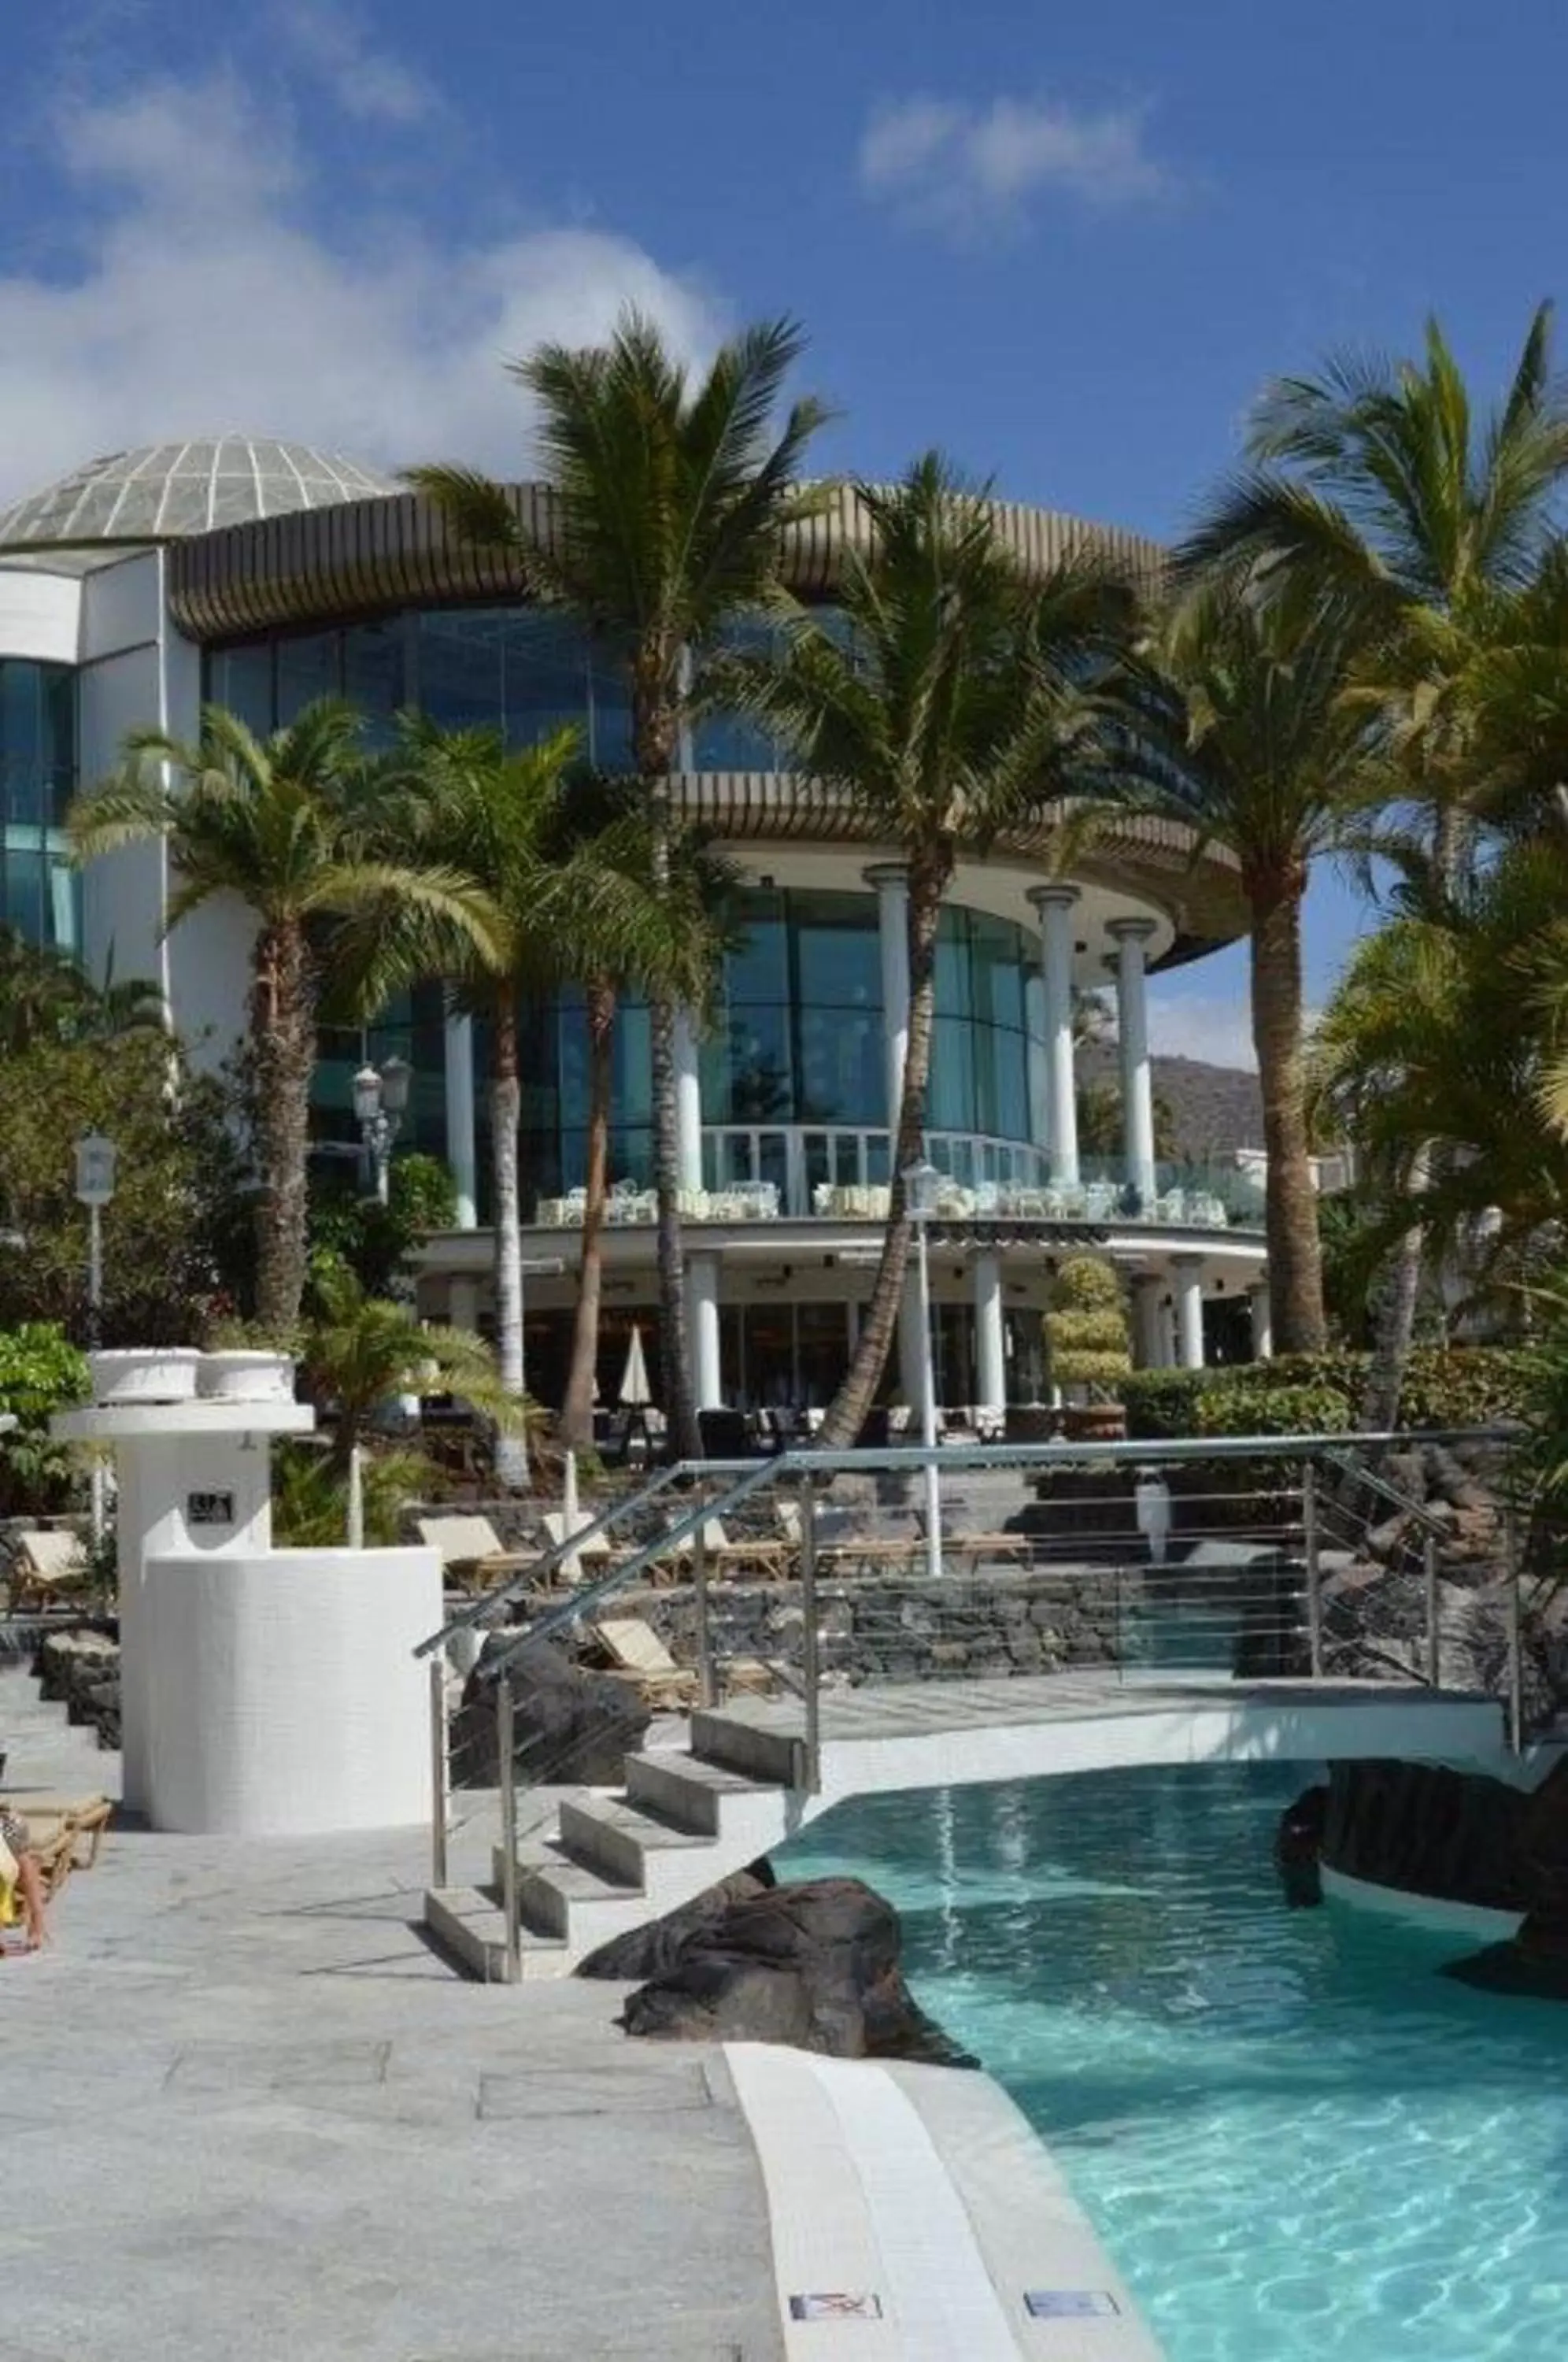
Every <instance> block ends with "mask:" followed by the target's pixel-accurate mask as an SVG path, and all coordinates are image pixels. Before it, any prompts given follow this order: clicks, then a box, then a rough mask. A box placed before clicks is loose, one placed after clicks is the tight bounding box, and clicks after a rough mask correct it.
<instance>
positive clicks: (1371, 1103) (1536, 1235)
mask: <svg viewBox="0 0 1568 2362" xmlns="http://www.w3.org/2000/svg"><path fill="white" fill-rule="evenodd" d="M1392 899H1393V905H1394V908H1393V915H1392V916H1391V917H1390V919H1389V921H1388V922H1387V923H1386V925H1385V926H1383V927H1382V928H1381V929H1379V931H1378V932H1377V933H1376V934H1375V935H1372V936H1370V937H1368V938H1367V940H1366V941H1365V942H1364V943H1363V944H1361V945H1360V946H1359V947H1358V948H1357V951H1356V953H1355V955H1354V956H1353V959H1352V961H1351V963H1350V965H1349V966H1348V968H1347V969H1346V971H1345V974H1344V976H1343V977H1342V978H1341V980H1340V983H1339V985H1338V986H1337V987H1336V988H1335V991H1334V993H1333V996H1332V998H1331V1000H1330V1002H1329V1005H1328V1008H1327V1009H1326V1010H1325V1011H1324V1013H1323V1016H1322V1018H1321V1020H1320V1024H1319V1028H1318V1032H1317V1035H1316V1038H1315V1042H1314V1049H1313V1065H1314V1070H1315V1087H1316V1091H1317V1095H1318V1097H1319V1099H1320V1103H1321V1105H1322V1106H1323V1108H1324V1109H1326V1111H1327V1112H1328V1113H1329V1114H1330V1115H1331V1118H1332V1119H1333V1120H1334V1121H1335V1123H1336V1125H1337V1126H1338V1127H1339V1128H1340V1129H1341V1130H1342V1131H1343V1132H1344V1133H1345V1134H1346V1135H1347V1136H1348V1137H1349V1138H1350V1139H1351V1140H1352V1141H1353V1143H1354V1145H1355V1148H1356V1152H1357V1156H1358V1159H1359V1161H1361V1162H1362V1163H1363V1164H1364V1166H1365V1168H1366V1169H1367V1171H1368V1172H1369V1173H1370V1174H1371V1175H1373V1177H1374V1179H1375V1180H1376V1181H1379V1182H1381V1183H1382V1185H1383V1195H1384V1198H1385V1201H1386V1204H1387V1207H1388V1212H1387V1214H1386V1221H1385V1231H1386V1235H1394V1234H1397V1231H1399V1229H1400V1228H1401V1227H1402V1224H1403V1221H1404V1220H1405V1219H1406V1217H1405V1215H1404V1212H1403V1209H1402V1208H1401V1206H1400V1203H1399V1199H1398V1197H1397V1183H1398V1177H1399V1175H1400V1172H1401V1169H1402V1161H1403V1152H1404V1148H1405V1144H1406V1142H1408V1141H1409V1140H1411V1139H1419V1140H1425V1141H1430V1142H1432V1143H1433V1144H1434V1147H1435V1149H1436V1150H1437V1151H1438V1152H1439V1153H1438V1154H1437V1155H1436V1156H1435V1157H1434V1160H1433V1166H1432V1174H1431V1179H1430V1189H1429V1194H1428V1198H1427V1201H1426V1205H1425V1209H1424V1214H1425V1220H1426V1223H1427V1227H1428V1229H1429V1231H1430V1234H1431V1236H1432V1238H1433V1239H1434V1241H1435V1242H1437V1243H1438V1244H1439V1245H1440V1246H1442V1247H1446V1248H1449V1249H1452V1250H1457V1251H1459V1252H1460V1253H1462V1254H1463V1257H1464V1259H1465V1261H1466V1263H1467V1264H1470V1265H1471V1266H1473V1276H1474V1279H1475V1281H1476V1283H1477V1285H1478V1286H1484V1285H1485V1284H1486V1283H1487V1282H1488V1281H1489V1280H1491V1279H1492V1278H1494V1277H1495V1275H1496V1274H1498V1273H1511V1274H1513V1275H1518V1273H1519V1272H1521V1271H1526V1272H1528V1271H1529V1269H1531V1268H1532V1267H1533V1266H1535V1265H1537V1264H1539V1262H1540V1257H1541V1255H1542V1253H1543V1252H1547V1251H1550V1252H1551V1253H1557V1252H1560V1247H1559V1244H1558V1242H1560V1241H1561V1237H1562V1225H1563V1223H1564V1221H1565V1220H1568V929H1565V926H1564V922H1563V918H1562V913H1563V911H1564V910H1565V909H1568V832H1564V830H1563V829H1562V828H1561V827H1559V828H1558V829H1556V830H1554V831H1552V832H1550V833H1546V834H1543V835H1541V836H1540V837H1535V838H1530V839H1527V840H1524V841H1521V842H1519V843H1518V844H1513V845H1510V846H1508V847H1507V848H1506V849H1505V850H1504V851H1503V853H1502V855H1500V857H1499V858H1498V859H1497V860H1496V862H1494V863H1492V864H1489V865H1488V866H1485V867H1484V868H1483V869H1481V870H1480V871H1478V872H1477V874H1476V875H1475V876H1474V877H1470V878H1466V879H1463V880H1462V881H1461V882H1460V883H1459V884H1458V885H1457V886H1456V887H1455V888H1454V889H1452V891H1448V890H1445V889H1443V888H1442V887H1441V885H1440V884H1437V883H1436V882H1434V881H1433V879H1432V878H1431V877H1430V871H1427V870H1425V869H1421V870H1418V871H1416V872H1415V873H1413V874H1412V875H1411V876H1410V877H1408V878H1407V879H1406V880H1405V881H1404V882H1403V883H1402V884H1401V885H1400V886H1399V887H1398V888H1397V889H1396V891H1395V893H1394V896H1393V898H1392Z"/></svg>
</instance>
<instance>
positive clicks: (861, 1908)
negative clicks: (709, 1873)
mask: <svg viewBox="0 0 1568 2362" xmlns="http://www.w3.org/2000/svg"><path fill="white" fill-rule="evenodd" d="M899 1951H900V1928H899V1916H898V1913H897V1912H896V1911H895V1910H894V1909H893V1907H892V1905H891V1904H889V1903H887V1902H884V1900H883V1899H882V1897H881V1896H880V1895H879V1894H877V1893H873V1891H872V1889H871V1888H870V1887H868V1886H867V1885H864V1884H863V1883H862V1882H861V1881H860V1880H859V1879H855V1878H821V1879H811V1880H807V1881H805V1882H802V1883H801V1884H797V1885H792V1886H775V1887H773V1888H772V1889H771V1890H770V1891H768V1892H766V1893H758V1894H752V1895H748V1896H745V1897H744V1898H743V1899H741V1900H740V1901H738V1902H733V1903H730V1904H726V1906H725V1908H724V1909H723V1912H722V1913H721V1914H720V1915H718V1916H717V1917H711V1918H709V1919H707V1920H705V1921H704V1922H703V1923H702V1924H701V1925H700V1926H697V1927H695V1928H694V1929H693V1930H691V1932H690V1934H689V1935H687V1936H686V1937H684V1939H683V1940H682V1942H681V1943H680V1945H679V1949H678V1950H677V1951H676V1953H675V1956H674V1958H673V1959H671V1961H670V1963H669V1965H668V1968H666V1969H664V1970H662V1971H661V1972H660V1973H659V1974H658V1975H657V1976H655V1977H653V1978H652V1979H650V1981H648V1982H647V1983H646V1984H644V1985H641V1986H639V1988H638V1989H637V1991H636V1992H634V1993H632V1994H631V1995H630V1996H629V1997H628V1999H627V2002H626V2005H625V2010H624V2014H623V2016H622V2019H621V2024H622V2025H624V2027H625V2030H626V2032H627V2033H628V2034H634V2035H640V2036H647V2037H650V2038H652V2039H654V2040H657V2041H666V2042H783V2043H790V2044H792V2045H794V2046H795V2047H797V2048H800V2049H803V2050H815V2051H822V2052H825V2053H826V2054H827V2055H828V2056H830V2057H832V2058H915V2059H920V2060H922V2061H924V2062H925V2063H926V2064H928V2065H933V2066H948V2067H972V2066H974V2065H975V2064H976V2063H977V2062H976V2061H975V2060H974V2059H973V2058H970V2057H968V2055H967V2054H966V2052H964V2051H961V2050H960V2049H959V2048H958V2047H957V2046H956V2045H955V2044H954V2043H953V2042H951V2041H950V2040H949V2039H948V2037H947V2036H946V2035H944V2033H943V2031H942V2029H941V2027H940V2026H938V2025H936V2024H935V2023H934V2022H933V2020H932V2019H931V2018H929V2017H928V2016H927V2015H926V2014H925V2012H924V2011H923V2010H922V2008H921V2006H920V2004H919V2003H918V2002H916V2000H915V1999H914V1996H913V1995H912V1994H911V1992H910V1990H909V1987H908V1985H907V1984H906V1983H905V1981H904V1978H903V1974H902V1971H901V1970H900V1967H899Z"/></svg>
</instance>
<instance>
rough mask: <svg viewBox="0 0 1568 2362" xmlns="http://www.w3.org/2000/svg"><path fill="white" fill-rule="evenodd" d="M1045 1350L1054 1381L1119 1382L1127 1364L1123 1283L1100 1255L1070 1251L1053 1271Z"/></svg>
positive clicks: (1076, 1383) (1129, 1358) (1063, 1383)
mask: <svg viewBox="0 0 1568 2362" xmlns="http://www.w3.org/2000/svg"><path fill="white" fill-rule="evenodd" d="M1045 1352H1046V1356H1047V1360H1048V1363H1049V1366H1050V1372H1051V1383H1052V1385H1056V1386H1113V1385H1121V1381H1122V1379H1123V1378H1125V1377H1126V1375H1127V1374H1128V1372H1129V1371H1130V1370H1131V1368H1132V1356H1131V1355H1130V1353H1129V1352H1128V1350H1127V1308H1126V1306H1125V1304H1124V1303H1123V1301H1122V1296H1121V1281H1120V1280H1119V1279H1118V1278H1117V1276H1116V1274H1115V1272H1114V1271H1112V1269H1111V1267H1110V1264H1108V1263H1102V1262H1101V1261H1100V1260H1099V1256H1098V1255H1069V1256H1068V1258H1067V1260H1066V1263H1064V1264H1063V1265H1062V1268H1061V1270H1060V1271H1059V1272H1058V1273H1057V1275H1056V1282H1055V1287H1054V1288H1053V1289H1052V1306H1051V1309H1050V1311H1049V1312H1047V1313H1046V1315H1045Z"/></svg>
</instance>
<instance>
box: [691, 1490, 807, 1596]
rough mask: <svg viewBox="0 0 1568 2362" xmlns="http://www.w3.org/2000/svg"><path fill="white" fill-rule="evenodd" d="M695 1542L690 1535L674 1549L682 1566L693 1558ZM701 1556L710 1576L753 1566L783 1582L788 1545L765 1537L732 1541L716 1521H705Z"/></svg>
mask: <svg viewBox="0 0 1568 2362" xmlns="http://www.w3.org/2000/svg"><path fill="white" fill-rule="evenodd" d="M791 1506H793V1505H791ZM694 1540H695V1537H694V1536H692V1535H690V1534H689V1535H688V1536H687V1538H686V1540H684V1541H683V1542H681V1543H679V1545H678V1547H677V1550H676V1553H675V1554H676V1557H677V1558H678V1559H679V1561H680V1562H681V1563H682V1564H685V1562H687V1561H688V1560H690V1559H691V1558H693V1557H695V1555H696V1553H695V1551H694V1549H693V1542H694ZM702 1556H703V1560H704V1562H705V1563H706V1566H707V1571H708V1573H710V1574H733V1573H735V1572H736V1570H737V1569H738V1568H741V1567H755V1568H756V1569H757V1570H758V1571H759V1572H760V1573H763V1574H771V1575H775V1576H777V1577H778V1578H779V1579H780V1580H782V1578H783V1576H784V1575H785V1573H787V1572H788V1568H789V1559H790V1551H789V1545H788V1543H787V1542H784V1541H782V1540H777V1539H773V1538H769V1537H767V1536H763V1537H761V1538H760V1539H758V1540H754V1541H738V1542H737V1541H732V1540H730V1537H729V1535H728V1534H727V1533H726V1532H725V1531H724V1529H723V1525H722V1524H721V1522H720V1520H719V1519H718V1518H704V1519H703V1521H702Z"/></svg>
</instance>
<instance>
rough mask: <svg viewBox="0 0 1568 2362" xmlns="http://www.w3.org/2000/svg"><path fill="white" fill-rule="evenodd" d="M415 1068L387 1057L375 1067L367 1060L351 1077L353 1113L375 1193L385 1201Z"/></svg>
mask: <svg viewBox="0 0 1568 2362" xmlns="http://www.w3.org/2000/svg"><path fill="white" fill-rule="evenodd" d="M413 1080H414V1069H413V1067H412V1066H411V1065H409V1063H408V1060H407V1059H406V1058H388V1059H387V1060H386V1061H385V1062H384V1064H383V1065H381V1068H380V1069H379V1070H378V1069H377V1068H376V1067H374V1066H372V1065H369V1064H368V1063H367V1064H366V1065H363V1066H361V1067H360V1069H359V1073H358V1074H357V1075H356V1076H355V1077H354V1115H355V1119H356V1120H357V1121H358V1123H359V1137H360V1139H361V1140H362V1141H363V1142H364V1145H365V1158H366V1162H367V1163H368V1164H369V1165H370V1171H371V1173H372V1174H373V1175H374V1176H375V1185H376V1196H377V1197H378V1198H380V1199H381V1204H382V1205H383V1206H384V1205H385V1204H386V1202H387V1187H388V1175H389V1173H390V1171H391V1167H392V1142H393V1141H394V1140H395V1139H396V1138H397V1136H398V1133H399V1131H401V1130H402V1128H403V1117H404V1116H405V1115H406V1114H407V1112H408V1093H409V1087H410V1085H411V1084H412V1082H413Z"/></svg>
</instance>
